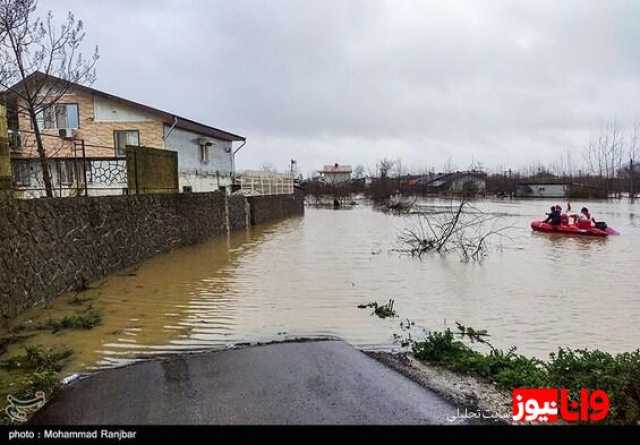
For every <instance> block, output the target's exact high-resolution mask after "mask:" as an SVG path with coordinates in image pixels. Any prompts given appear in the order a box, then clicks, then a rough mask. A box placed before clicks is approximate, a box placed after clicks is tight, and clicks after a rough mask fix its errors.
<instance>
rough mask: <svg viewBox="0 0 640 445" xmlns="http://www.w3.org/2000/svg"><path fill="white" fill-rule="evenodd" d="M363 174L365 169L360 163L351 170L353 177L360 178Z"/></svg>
mask: <svg viewBox="0 0 640 445" xmlns="http://www.w3.org/2000/svg"><path fill="white" fill-rule="evenodd" d="M364 176H365V170H364V165H362V164H360V165H357V166H356V168H355V169H354V170H353V178H354V179H362V178H364Z"/></svg>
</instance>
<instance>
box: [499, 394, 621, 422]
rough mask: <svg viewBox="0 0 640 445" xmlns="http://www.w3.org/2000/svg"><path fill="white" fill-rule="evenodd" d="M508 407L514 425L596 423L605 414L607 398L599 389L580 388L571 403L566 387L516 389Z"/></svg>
mask: <svg viewBox="0 0 640 445" xmlns="http://www.w3.org/2000/svg"><path fill="white" fill-rule="evenodd" d="M512 406H513V420H514V421H516V422H545V423H550V422H555V421H557V420H558V419H562V420H564V421H565V422H599V421H601V420H603V419H604V418H605V417H607V414H609V397H608V396H607V393H606V392H605V391H603V390H601V389H596V390H593V391H590V390H588V389H586V388H582V389H581V390H580V398H579V399H573V400H572V399H571V397H570V394H569V390H568V389H566V388H560V389H556V388H517V389H514V390H513V392H512Z"/></svg>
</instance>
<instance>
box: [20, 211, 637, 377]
mask: <svg viewBox="0 0 640 445" xmlns="http://www.w3.org/2000/svg"><path fill="white" fill-rule="evenodd" d="M422 204H423V205H425V206H430V207H431V208H438V207H439V206H444V205H448V202H443V201H429V202H423V203H422ZM477 205H478V206H479V207H480V208H482V210H484V211H489V212H492V213H495V214H500V215H504V218H505V224H508V225H513V226H515V227H517V229H515V230H514V231H513V232H512V233H511V240H502V241H499V242H498V243H497V245H494V247H495V249H494V250H493V251H492V253H491V255H490V256H489V257H488V258H487V259H486V260H485V261H484V262H482V263H481V264H464V263H461V262H460V261H459V259H458V257H456V256H453V257H442V256H426V257H423V259H422V260H421V261H418V260H414V259H411V258H408V257H406V256H404V255H401V254H398V253H397V252H395V251H394V250H393V249H394V247H396V246H397V243H398V241H397V239H398V234H399V233H400V232H401V231H402V230H403V229H404V228H406V227H407V226H408V225H410V224H413V223H414V221H413V218H412V217H411V216H394V215H389V214H384V213H380V212H376V211H374V210H373V209H372V208H370V207H368V206H365V205H361V206H358V207H356V208H355V209H353V210H352V211H349V212H343V211H333V210H330V209H313V208H309V209H307V214H306V216H305V217H304V218H294V219H289V220H286V221H282V222H279V223H276V224H273V225H269V226H265V227H258V228H253V229H252V230H251V231H249V232H247V233H244V232H243V233H236V234H233V236H231V237H230V238H229V239H228V240H227V239H221V240H214V241H210V242H207V243H204V244H201V245H198V246H193V247H188V248H184V249H179V250H176V251H174V252H172V253H170V254H167V255H162V256H159V257H156V258H154V259H152V260H150V261H148V262H146V263H144V264H143V265H141V266H140V267H139V268H138V269H137V270H135V272H134V273H133V274H120V275H117V276H112V277H109V278H108V279H107V280H105V282H104V283H102V285H100V286H99V287H97V288H96V289H92V290H90V291H88V292H86V293H85V294H83V298H85V297H88V298H91V299H92V300H93V302H92V304H94V305H95V306H96V307H98V308H100V309H102V310H103V312H104V315H105V318H104V324H103V325H102V326H99V327H97V328H95V329H93V330H91V331H67V332H62V333H59V334H56V335H50V334H41V335H39V336H37V337H36V338H34V339H32V341H33V342H35V343H41V344H44V345H49V344H66V345H69V346H71V347H72V348H74V350H75V351H76V354H75V357H76V358H75V360H76V361H75V362H74V363H73V364H72V367H74V368H91V367H96V366H97V367H103V366H114V365H120V364H124V363H128V362H130V361H132V360H136V359H139V358H141V357H147V356H149V355H154V354H164V353H172V352H176V351H192V350H199V349H204V348H206V349H210V348H212V347H213V348H224V347H226V346H228V345H232V344H235V343H238V342H246V341H268V340H274V339H282V338H285V337H287V336H289V337H292V336H301V335H311V336H316V335H331V336H338V337H342V338H344V339H346V340H347V341H349V342H351V343H352V344H354V345H356V346H359V347H363V348H390V347H393V346H394V344H393V334H394V333H395V332H397V331H398V327H399V321H400V320H399V319H386V320H381V319H378V318H376V317H372V316H371V315H370V312H369V311H368V310H362V309H357V305H358V304H362V303H367V302H369V301H372V300H377V301H387V300H388V299H389V298H394V299H395V301H396V305H395V309H396V310H397V311H398V313H399V315H400V317H401V318H410V319H412V320H415V321H416V323H417V324H418V325H421V326H424V327H426V328H433V329H440V328H442V327H445V326H450V327H454V326H455V321H460V322H463V323H464V324H466V325H468V326H473V327H475V328H482V329H488V330H489V332H490V333H491V334H493V336H494V338H493V342H494V343H495V344H497V345H499V346H505V347H507V346H510V345H512V344H515V345H518V347H519V349H520V351H521V352H524V353H527V354H534V355H538V356H545V355H546V354H547V353H548V352H550V351H551V350H554V349H555V348H556V347H557V346H560V345H567V346H572V347H599V348H603V349H607V350H610V351H614V352H617V351H624V350H630V349H635V348H637V347H638V345H639V344H640V342H639V339H640V292H638V285H637V276H636V270H637V264H638V252H639V251H640V250H639V247H640V234H639V232H638V230H637V226H636V225H635V224H634V217H633V213H634V210H635V211H636V212H637V210H638V204H628V203H624V202H620V203H590V204H589V207H590V208H591V209H592V211H593V212H594V214H595V215H597V217H598V218H599V219H605V220H607V221H608V222H609V224H610V225H611V226H613V227H615V228H616V229H619V230H620V231H621V232H622V236H619V237H611V238H609V239H593V238H580V237H564V236H559V235H555V234H540V233H533V232H531V231H530V230H529V222H530V221H531V220H532V219H534V218H536V217H539V215H540V214H543V213H544V209H546V207H548V206H547V205H546V203H543V202H526V201H523V202H516V201H498V202H491V201H481V202H478V203H477ZM72 297H73V296H64V297H61V298H60V299H58V300H56V302H55V304H53V305H51V306H50V307H49V308H48V309H47V311H46V312H43V311H40V312H39V313H38V311H32V312H31V313H30V314H27V315H25V317H26V318H29V317H31V318H33V317H34V316H35V317H38V316H41V317H43V316H46V317H57V316H60V315H62V314H66V313H70V312H72V311H73V310H74V308H73V307H72V306H70V305H69V304H68V302H69V300H70V299H71V298H72ZM38 314H39V315H38ZM43 314H46V315H43ZM23 320H24V317H23Z"/></svg>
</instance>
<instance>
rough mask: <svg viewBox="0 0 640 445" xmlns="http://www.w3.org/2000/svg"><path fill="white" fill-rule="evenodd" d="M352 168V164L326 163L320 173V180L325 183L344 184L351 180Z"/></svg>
mask: <svg viewBox="0 0 640 445" xmlns="http://www.w3.org/2000/svg"><path fill="white" fill-rule="evenodd" d="M352 171H353V170H352V169H351V166H350V165H339V164H338V163H335V164H333V165H325V166H324V167H323V168H322V170H320V171H319V172H318V173H319V174H320V181H322V182H324V183H325V184H333V185H335V184H344V183H346V182H349V181H351V172H352Z"/></svg>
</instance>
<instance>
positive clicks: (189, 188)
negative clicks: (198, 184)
mask: <svg viewBox="0 0 640 445" xmlns="http://www.w3.org/2000/svg"><path fill="white" fill-rule="evenodd" d="M182 192H183V193H192V192H193V187H192V186H190V185H183V186H182Z"/></svg>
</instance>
